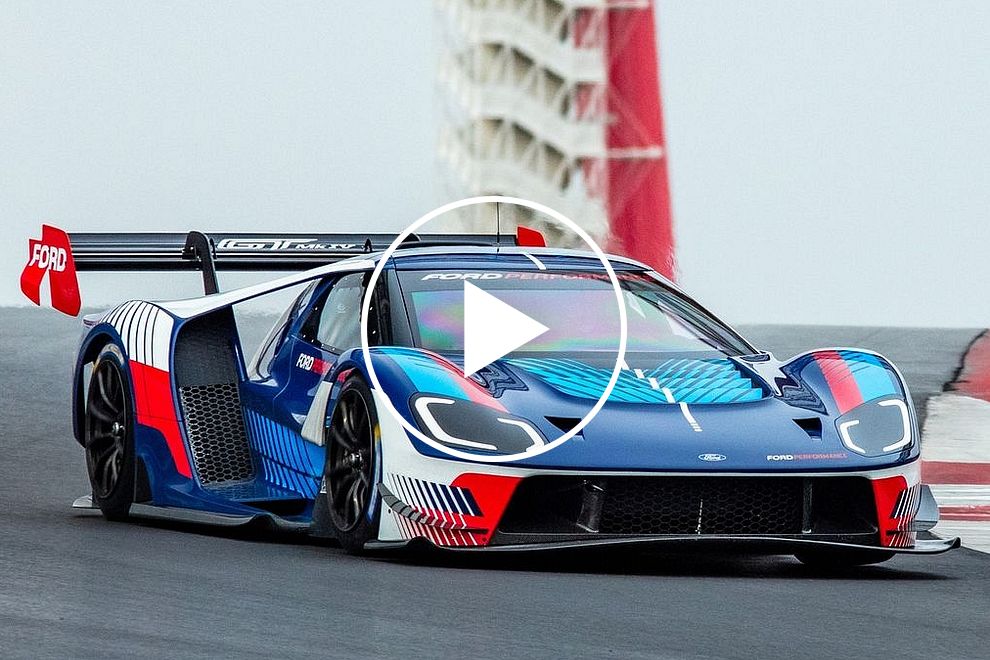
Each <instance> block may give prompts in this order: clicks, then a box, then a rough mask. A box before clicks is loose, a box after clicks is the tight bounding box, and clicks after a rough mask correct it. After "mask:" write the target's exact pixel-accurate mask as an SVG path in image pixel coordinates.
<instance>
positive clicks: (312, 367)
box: [296, 353, 333, 376]
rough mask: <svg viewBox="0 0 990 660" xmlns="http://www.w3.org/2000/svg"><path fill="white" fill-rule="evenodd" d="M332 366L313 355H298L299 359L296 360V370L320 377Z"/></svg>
mask: <svg viewBox="0 0 990 660" xmlns="http://www.w3.org/2000/svg"><path fill="white" fill-rule="evenodd" d="M332 366H333V364H332V363H330V362H327V361H326V360H321V359H320V358H318V357H316V356H315V355H309V354H308V353H300V354H299V357H297V358H296V368H297V369H302V370H303V371H310V372H312V373H315V374H319V375H321V376H322V375H323V374H325V373H326V372H328V371H330V367H332Z"/></svg>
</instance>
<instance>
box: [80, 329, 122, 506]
mask: <svg viewBox="0 0 990 660" xmlns="http://www.w3.org/2000/svg"><path fill="white" fill-rule="evenodd" d="M133 420H134V410H133V404H132V397H131V383H130V379H129V378H128V376H127V370H126V368H125V367H124V360H123V356H122V355H121V353H120V350H119V349H118V348H117V346H116V345H115V344H107V345H106V346H105V347H104V348H103V349H102V350H101V351H100V353H99V355H98V356H97V358H96V362H95V363H94V365H93V374H92V377H91V378H90V381H89V389H88V393H87V396H86V412H85V417H84V426H83V446H84V447H85V450H86V471H87V473H88V474H89V483H90V487H91V488H92V494H93V503H94V504H95V505H96V506H97V507H99V509H100V511H101V512H102V513H103V517H104V518H106V519H107V520H126V519H127V516H128V513H129V512H130V509H131V504H132V503H133V501H134V422H133Z"/></svg>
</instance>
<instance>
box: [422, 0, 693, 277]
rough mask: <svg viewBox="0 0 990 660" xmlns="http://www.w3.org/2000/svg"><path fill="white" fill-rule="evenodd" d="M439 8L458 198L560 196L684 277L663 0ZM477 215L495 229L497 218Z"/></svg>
mask: <svg viewBox="0 0 990 660" xmlns="http://www.w3.org/2000/svg"><path fill="white" fill-rule="evenodd" d="M435 6H436V14H437V21H438V25H439V30H438V32H439V35H440V40H441V48H440V61H439V65H438V85H439V92H440V94H439V98H440V107H441V120H440V135H439V144H438V155H439V160H440V166H441V170H442V172H441V174H442V176H441V180H442V181H443V183H444V185H445V188H446V189H445V191H444V192H445V195H446V196H447V197H449V198H451V199H453V198H457V197H464V196H469V195H485V194H503V195H514V196H519V197H525V198H528V199H532V200H535V201H538V202H541V203H544V204H547V205H548V206H551V207H554V208H556V209H557V210H559V211H561V212H562V213H564V214H565V215H567V216H568V217H570V218H571V219H573V220H574V221H575V222H577V223H578V224H579V225H580V226H581V227H583V228H584V229H585V230H586V231H587V232H588V233H589V234H591V235H592V236H593V237H594V238H596V239H597V240H599V241H600V242H602V243H603V245H604V246H605V247H606V248H607V249H609V250H611V251H614V252H619V253H622V254H627V255H629V256H632V257H634V258H637V259H640V260H641V261H645V262H647V263H649V264H650V265H652V266H654V267H655V268H657V269H658V270H660V272H663V273H664V274H667V275H668V276H670V275H672V274H673V270H674V261H673V234H672V227H671V224H672V223H671V215H670V200H669V192H668V183H667V170H666V162H665V158H664V156H665V154H664V149H663V125H662V111H661V104H660V92H659V80H658V72H657V68H658V67H657V51H656V32H655V27H654V16H653V3H652V0H435ZM502 219H503V221H505V220H508V222H510V223H511V222H512V221H513V218H511V217H510V218H505V217H504V216H503V218H502ZM520 219H521V218H515V220H520ZM467 221H468V223H469V224H470V223H471V222H476V223H478V226H477V229H479V230H483V229H484V230H488V229H490V225H488V224H487V222H489V219H488V218H484V219H483V218H481V217H477V218H473V219H471V218H468V219H467ZM481 223H486V224H481ZM543 229H544V231H550V232H553V231H559V228H557V227H544V228H543ZM560 238H561V239H563V236H561V237H560Z"/></svg>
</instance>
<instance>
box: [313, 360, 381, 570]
mask: <svg viewBox="0 0 990 660" xmlns="http://www.w3.org/2000/svg"><path fill="white" fill-rule="evenodd" d="M378 433H379V431H378V413H377V411H376V410H375V402H374V397H373V396H372V394H371V390H370V389H369V388H368V386H367V385H366V384H365V382H364V380H363V379H362V378H361V377H360V376H351V377H350V378H349V379H348V380H347V381H346V382H345V383H344V385H343V387H342V388H341V390H340V394H339V395H338V397H337V401H336V404H335V405H334V409H333V413H332V415H331V417H330V424H329V425H328V426H327V428H326V431H325V432H324V440H325V446H326V449H327V457H326V462H325V464H324V468H323V483H322V486H321V488H320V493H319V495H318V496H317V501H316V504H315V508H314V512H313V519H314V527H317V528H322V529H325V530H326V531H328V532H330V533H329V534H328V536H332V537H334V538H336V539H337V541H338V542H339V543H340V545H341V547H342V548H343V549H344V550H345V551H346V552H347V553H348V554H352V555H360V554H363V553H364V546H365V543H367V542H368V541H370V540H372V539H374V538H376V537H377V535H378V523H379V519H380V516H381V504H380V501H381V500H380V498H379V497H378V496H377V492H376V484H375V479H376V475H377V473H378V470H377V465H378V461H379V456H378Z"/></svg>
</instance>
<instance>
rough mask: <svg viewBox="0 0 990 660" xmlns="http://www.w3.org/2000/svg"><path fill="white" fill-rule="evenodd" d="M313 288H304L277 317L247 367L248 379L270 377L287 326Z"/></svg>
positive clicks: (312, 285)
mask: <svg viewBox="0 0 990 660" xmlns="http://www.w3.org/2000/svg"><path fill="white" fill-rule="evenodd" d="M315 288H316V283H315V282H314V283H313V284H311V285H310V286H308V287H306V289H305V290H304V291H303V292H302V293H301V294H300V295H299V297H298V298H296V300H295V301H294V302H293V303H292V304H291V305H289V306H288V307H286V308H285V311H284V312H282V316H281V317H279V319H278V321H276V322H275V325H273V326H272V329H271V330H269V332H268V335H267V336H266V337H265V339H264V340H263V341H262V342H261V345H260V346H258V351H257V353H255V356H254V359H252V360H251V366H250V367H248V374H249V377H250V378H252V379H256V378H268V377H269V376H271V366H272V360H274V358H275V354H276V353H277V352H278V349H279V348H281V346H282V343H283V341H284V340H285V335H286V332H287V331H288V326H289V324H290V323H291V322H292V319H293V318H294V317H295V316H296V315H297V314H298V313H299V310H301V309H302V308H303V307H304V306H305V305H306V303H307V302H308V301H309V298H310V297H311V296H312V295H313V289H315Z"/></svg>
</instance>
